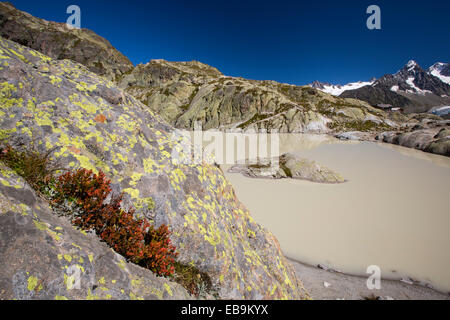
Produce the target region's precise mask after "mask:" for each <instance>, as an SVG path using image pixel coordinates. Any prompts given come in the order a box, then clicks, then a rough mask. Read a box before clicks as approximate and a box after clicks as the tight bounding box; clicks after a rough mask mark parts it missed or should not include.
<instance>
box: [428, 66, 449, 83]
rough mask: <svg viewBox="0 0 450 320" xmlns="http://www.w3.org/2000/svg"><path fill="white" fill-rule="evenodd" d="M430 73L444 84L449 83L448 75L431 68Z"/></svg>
mask: <svg viewBox="0 0 450 320" xmlns="http://www.w3.org/2000/svg"><path fill="white" fill-rule="evenodd" d="M430 73H431V75H433V76H435V77H437V78H439V79H441V81H442V82H445V83H446V84H450V77H446V76H443V75H441V74H440V72H439V70H436V69H435V70H432V71H431V72H430Z"/></svg>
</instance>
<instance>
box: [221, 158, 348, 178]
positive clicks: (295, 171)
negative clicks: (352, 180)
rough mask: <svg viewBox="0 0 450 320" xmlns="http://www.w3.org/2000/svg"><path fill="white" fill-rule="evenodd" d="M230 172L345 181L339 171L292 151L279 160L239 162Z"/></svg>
mask: <svg viewBox="0 0 450 320" xmlns="http://www.w3.org/2000/svg"><path fill="white" fill-rule="evenodd" d="M228 172H230V173H241V174H242V175H244V176H246V177H250V178H265V179H283V178H292V179H299V180H308V181H312V182H319V183H344V182H345V179H344V178H343V177H342V176H341V175H340V174H339V173H336V172H334V171H333V170H330V169H328V168H327V167H324V166H322V165H320V164H318V163H317V162H315V161H311V160H307V159H303V158H301V157H299V156H297V155H294V154H291V153H285V154H283V155H281V156H280V157H279V158H278V161H274V160H273V159H272V160H268V159H263V160H262V161H261V162H260V163H259V164H248V165H247V164H238V165H235V166H233V167H231V168H230V169H229V170H228Z"/></svg>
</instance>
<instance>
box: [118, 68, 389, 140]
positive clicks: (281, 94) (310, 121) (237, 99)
mask: <svg viewBox="0 0 450 320" xmlns="http://www.w3.org/2000/svg"><path fill="white" fill-rule="evenodd" d="M118 83H119V86H120V87H121V88H123V89H124V90H125V91H126V92H128V93H130V94H131V95H133V96H134V97H136V98H137V99H139V100H140V101H141V102H142V103H144V104H146V105H148V106H149V107H150V108H151V109H152V110H154V111H155V112H157V113H158V114H160V115H161V116H162V117H163V118H164V119H165V120H167V121H168V122H169V123H171V124H173V125H174V126H176V127H178V128H186V129H189V128H193V126H194V123H195V122H197V121H198V122H201V123H202V125H203V128H204V129H212V128H216V129H217V128H219V129H230V128H231V129H233V128H234V129H256V130H258V129H267V130H270V129H276V130H279V131H280V132H321V133H323V132H330V131H332V130H345V129H346V128H360V129H361V130H370V129H373V128H378V127H379V128H384V129H386V128H392V127H395V126H396V123H395V122H393V121H391V120H390V119H389V116H388V115H387V114H386V113H384V112H383V111H380V110H377V109H375V108H372V107H371V106H369V105H368V104H367V103H364V102H362V101H358V100H353V99H342V98H338V97H334V96H331V95H329V94H326V93H323V92H320V91H318V90H316V89H313V88H310V87H308V86H303V87H299V86H293V85H287V84H281V83H277V82H275V81H255V80H247V79H243V78H235V77H228V76H224V75H222V74H221V73H220V72H219V71H218V70H217V69H215V68H212V67H210V66H207V65H204V64H202V63H199V62H196V61H192V62H168V61H165V60H153V61H151V62H149V63H147V64H145V65H138V66H137V67H136V68H135V69H134V70H133V71H131V72H130V73H127V74H125V75H124V76H123V77H122V78H121V79H120V80H119V81H118Z"/></svg>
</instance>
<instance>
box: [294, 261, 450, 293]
mask: <svg viewBox="0 0 450 320" xmlns="http://www.w3.org/2000/svg"><path fill="white" fill-rule="evenodd" d="M287 259H288V260H289V262H291V263H292V265H293V266H294V269H295V272H296V274H297V277H298V278H299V279H300V280H301V281H302V282H303V285H304V287H305V289H306V290H307V291H308V292H309V294H310V296H311V298H312V299H314V300H364V299H376V298H378V297H381V298H382V299H387V300H390V299H394V300H450V295H449V294H445V293H441V292H438V291H436V290H434V289H431V288H427V287H424V286H420V285H414V284H407V283H404V282H401V281H398V280H384V279H383V280H381V289H380V290H369V289H368V288H367V286H366V281H367V278H365V277H360V276H352V275H347V274H344V273H340V272H334V271H328V270H323V269H320V268H318V267H316V266H310V265H307V264H304V263H301V262H298V261H295V260H292V259H290V258H287Z"/></svg>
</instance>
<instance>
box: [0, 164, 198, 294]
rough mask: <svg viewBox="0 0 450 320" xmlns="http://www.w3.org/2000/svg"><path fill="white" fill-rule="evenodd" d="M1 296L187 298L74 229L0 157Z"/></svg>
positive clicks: (181, 290)
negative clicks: (1, 161)
mask: <svg viewBox="0 0 450 320" xmlns="http://www.w3.org/2000/svg"><path fill="white" fill-rule="evenodd" d="M0 182H1V183H0V264H1V266H2V268H1V270H0V299H19V300H29V299H33V300H53V299H120V300H129V299H152V300H153V299H165V300H166V299H191V297H190V296H189V294H188V292H187V291H186V290H185V289H184V288H183V287H182V286H181V285H179V284H177V283H174V282H172V281H170V280H169V279H166V278H161V277H156V276H155V275H154V274H153V273H152V272H151V271H149V270H146V269H143V268H141V267H139V266H136V265H134V264H132V263H128V262H126V261H125V259H124V258H123V257H121V256H119V255H118V254H116V253H115V252H114V251H113V250H112V249H111V248H108V247H107V246H106V244H105V243H102V242H100V240H99V238H98V237H97V236H95V235H93V234H88V233H85V232H81V231H79V230H76V229H75V228H74V227H72V225H71V224H70V222H69V221H68V220H66V219H65V218H61V217H58V216H56V215H55V214H54V213H53V212H52V210H51V208H49V206H48V204H47V203H45V202H44V201H42V200H41V199H40V198H38V197H37V196H36V195H35V194H34V191H33V190H32V189H30V187H29V186H28V185H27V184H26V183H25V182H24V181H23V180H22V179H21V178H19V177H18V176H16V175H15V173H14V172H12V171H11V170H9V169H8V168H7V167H5V166H4V165H3V164H2V163H0Z"/></svg>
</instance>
